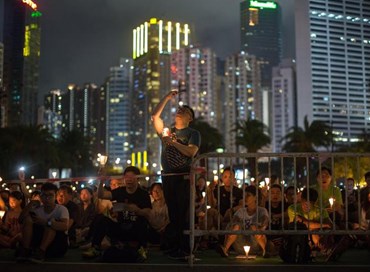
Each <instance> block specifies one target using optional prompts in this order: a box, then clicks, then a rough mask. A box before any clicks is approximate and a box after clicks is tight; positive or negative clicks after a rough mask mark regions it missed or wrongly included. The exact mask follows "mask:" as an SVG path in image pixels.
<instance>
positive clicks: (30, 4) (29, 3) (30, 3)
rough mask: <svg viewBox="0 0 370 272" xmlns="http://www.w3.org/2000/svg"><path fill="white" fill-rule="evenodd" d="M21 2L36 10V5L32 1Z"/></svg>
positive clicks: (23, 0)
mask: <svg viewBox="0 0 370 272" xmlns="http://www.w3.org/2000/svg"><path fill="white" fill-rule="evenodd" d="M22 2H23V3H25V4H27V5H29V6H30V7H31V8H32V9H33V10H37V4H36V3H35V2H33V1H32V0H22Z"/></svg>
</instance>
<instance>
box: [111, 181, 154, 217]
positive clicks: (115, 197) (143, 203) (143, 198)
mask: <svg viewBox="0 0 370 272" xmlns="http://www.w3.org/2000/svg"><path fill="white" fill-rule="evenodd" d="M112 201H117V202H120V203H127V204H135V205H136V206H138V207H139V208H140V209H144V208H150V209H151V208H152V204H151V202H150V197H149V194H148V192H147V191H145V190H143V189H142V188H140V187H138V188H137V189H136V191H135V192H134V193H133V194H129V193H128V192H127V191H126V187H118V188H117V189H114V190H112ZM138 221H145V219H144V217H142V216H138V215H137V214H136V213H135V212H129V211H123V212H119V213H118V222H120V223H136V222H138Z"/></svg>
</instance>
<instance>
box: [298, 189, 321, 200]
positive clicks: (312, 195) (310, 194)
mask: <svg viewBox="0 0 370 272" xmlns="http://www.w3.org/2000/svg"><path fill="white" fill-rule="evenodd" d="M301 198H302V199H304V200H309V201H310V202H316V200H317V199H318V198H319V194H318V193H317V191H316V190H315V189H313V188H304V189H303V191H302V194H301Z"/></svg>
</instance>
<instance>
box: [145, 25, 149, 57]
mask: <svg viewBox="0 0 370 272" xmlns="http://www.w3.org/2000/svg"><path fill="white" fill-rule="evenodd" d="M144 37H145V41H144V53H147V52H148V22H145V23H144Z"/></svg>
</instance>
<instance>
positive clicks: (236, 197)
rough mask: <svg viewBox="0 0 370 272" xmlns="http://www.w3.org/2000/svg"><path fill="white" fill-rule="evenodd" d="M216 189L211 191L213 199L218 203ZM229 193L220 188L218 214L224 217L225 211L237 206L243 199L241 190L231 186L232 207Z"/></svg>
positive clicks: (222, 187)
mask: <svg viewBox="0 0 370 272" xmlns="http://www.w3.org/2000/svg"><path fill="white" fill-rule="evenodd" d="M217 190H218V189H217V187H216V188H215V189H214V191H213V195H214V197H215V198H216V199H217V201H218V191H217ZM230 198H231V191H230V192H229V191H226V189H225V187H224V186H221V187H220V201H219V203H220V214H222V215H225V213H226V211H227V210H228V209H230V208H233V207H235V206H238V205H239V201H240V200H241V199H242V198H243V190H242V189H240V188H238V187H236V186H233V194H232V205H230Z"/></svg>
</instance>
